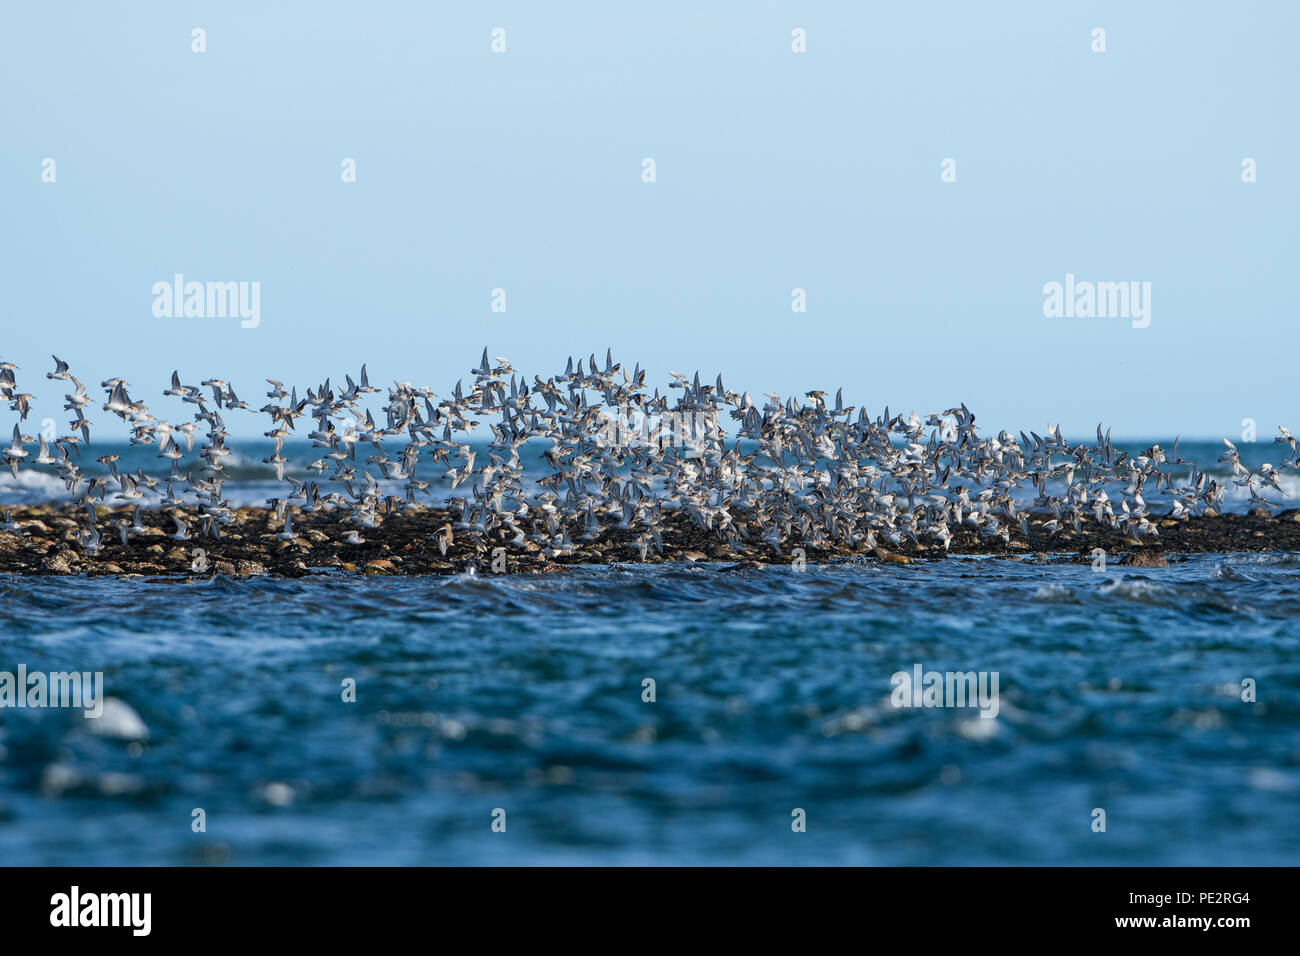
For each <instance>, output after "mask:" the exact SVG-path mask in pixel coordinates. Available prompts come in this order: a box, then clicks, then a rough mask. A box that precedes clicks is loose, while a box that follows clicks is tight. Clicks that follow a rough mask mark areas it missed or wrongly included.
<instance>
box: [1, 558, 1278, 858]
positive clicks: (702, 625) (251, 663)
mask: <svg viewBox="0 0 1300 956" xmlns="http://www.w3.org/2000/svg"><path fill="white" fill-rule="evenodd" d="M1298 615H1300V557H1298V556H1295V555H1278V554H1273V555H1251V556H1213V555H1211V556H1199V557H1196V558H1193V559H1190V560H1188V561H1186V562H1182V563H1175V564H1173V565H1172V566H1171V567H1170V568H1168V569H1128V570H1127V571H1126V570H1125V569H1123V568H1115V567H1112V568H1111V569H1110V570H1109V571H1108V572H1106V573H1098V572H1094V571H1093V570H1092V569H1091V568H1090V567H1088V566H1086V565H1075V564H1068V563H1051V564H1038V563H1033V562H1031V561H1023V562H1021V561H1007V560H997V559H957V558H954V559H949V560H947V561H945V562H937V563H930V564H924V565H922V566H921V567H919V568H908V567H899V566H895V565H884V566H882V565H874V564H844V565H836V566H829V567H810V569H809V570H808V571H807V572H806V573H803V574H800V573H797V572H794V571H792V570H790V569H789V568H773V569H767V570H738V571H723V570H721V569H720V568H719V567H717V566H713V567H687V566H654V567H636V568H590V569H578V570H569V571H564V572H562V573H555V574H548V575H541V576H533V577H506V578H496V579H493V578H486V577H482V576H480V577H460V578H437V579H419V578H384V577H374V576H368V577H364V578H359V577H356V576H347V577H344V576H340V577H338V578H330V577H325V578H321V577H316V578H309V579H303V580H296V581H294V580H245V581H237V582H236V581H229V580H224V579H220V578H218V579H215V580H212V581H210V582H189V583H142V582H139V581H134V582H123V581H117V580H113V579H105V578H97V579H93V580H88V579H75V578H73V579H56V578H47V579H21V578H15V577H3V576H0V620H3V629H2V630H0V670H9V671H13V670H15V668H16V666H17V665H18V664H19V663H23V664H26V665H27V667H28V668H29V670H34V669H43V670H47V671H56V670H66V669H77V670H102V671H103V672H104V679H105V685H106V686H105V693H106V694H108V695H111V696H113V697H115V698H118V699H119V700H121V701H123V702H125V703H126V704H127V705H129V707H130V708H132V709H133V710H134V711H135V713H136V714H137V715H138V717H139V718H140V720H141V721H143V724H144V725H145V726H146V727H147V738H146V737H144V736H143V733H144V731H143V728H139V727H137V728H136V729H135V730H132V728H131V727H130V722H129V721H128V722H126V723H125V724H122V722H121V721H120V720H119V721H118V723H119V724H122V725H121V726H120V727H119V728H118V730H119V731H120V733H121V736H113V735H111V734H108V735H106V734H104V733H92V732H91V731H90V729H89V725H92V724H94V723H95V722H94V721H92V720H86V719H84V718H83V717H82V716H81V715H80V713H79V712H72V711H68V710H43V711H37V710H0V861H3V862H4V863H6V864H37V863H43V864H120V863H129V864H137V863H138V864H202V863H234V864H273V863H278V864H348V863H362V864H386V863H392V864H419V863H432V864H478V863H523V864H535V863H598V864H605V863H616V864H626V863H653V864H661V863H685V864H693V863H701V864H703V863H746V864H749V863H797V864H811V863H832V864H847V863H862V864H968V863H969V864H976V863H1028V864H1107V863H1114V864H1252V865H1253V864H1268V863H1272V864H1290V863H1294V862H1295V860H1296V859H1297V857H1298V856H1300V828H1297V827H1296V826H1295V819H1296V806H1297V801H1298V800H1300V654H1298V653H1297V651H1298V650H1300V648H1298V647H1297V645H1298V643H1300V640H1298V638H1297V628H1296V625H1295V620H1296V618H1297V616H1298ZM916 664H920V665H922V667H923V668H924V669H925V670H938V671H948V670H958V671H972V670H973V671H987V672H997V673H998V675H999V691H1000V693H999V713H998V716H997V717H996V718H994V719H986V718H981V717H979V716H978V712H977V711H976V710H974V709H970V708H929V709H926V708H921V709H901V708H896V707H894V706H893V705H892V704H891V702H890V690H891V687H890V676H891V674H893V673H894V672H896V671H899V670H908V671H910V670H911V669H912V668H913V666H914V665H916ZM647 677H649V678H653V679H654V680H655V682H656V693H657V700H656V701H655V702H653V703H647V702H643V700H642V681H643V679H644V678H647ZM345 678H353V679H355V681H356V686H357V697H356V701H355V703H345V702H343V700H342V699H341V698H342V691H341V686H342V682H343V681H344V679H345ZM1244 678H1251V679H1253V680H1254V681H1255V683H1256V687H1257V690H1256V693H1257V696H1258V700H1257V702H1256V703H1244V702H1242V700H1241V682H1242V680H1243V679H1244ZM119 716H120V713H119ZM101 719H103V718H101ZM195 808H202V809H203V810H204V811H205V813H206V825H207V826H206V832H201V833H196V832H194V831H193V830H192V828H191V821H192V812H193V811H194V809H195ZM498 808H500V809H502V810H504V811H505V819H506V830H505V832H504V833H498V832H493V830H492V828H491V823H492V815H493V811H494V810H495V809H498ZM795 808H801V809H803V810H804V811H805V812H806V818H807V831H806V832H804V833H795V832H792V829H791V820H792V811H793V810H794V809H795ZM1094 808H1101V809H1104V810H1105V812H1106V831H1105V832H1104V833H1097V832H1093V830H1092V822H1093V810H1094Z"/></svg>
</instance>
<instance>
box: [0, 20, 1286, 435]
mask: <svg viewBox="0 0 1300 956" xmlns="http://www.w3.org/2000/svg"><path fill="white" fill-rule="evenodd" d="M196 28H197V29H201V30H202V31H203V34H202V39H203V46H204V50H203V52H195V50H194V48H193V47H194V45H195V42H196V41H195V35H194V31H195V29H196ZM1098 29H1100V30H1104V44H1105V49H1104V52H1098V51H1096V50H1094V47H1096V46H1097V45H1098V39H1097V35H1096V33H1095V31H1096V30H1098ZM496 30H502V31H504V34H496V37H497V38H498V40H497V43H498V46H499V45H500V38H502V37H503V38H504V46H505V49H504V51H503V52H494V50H493V43H494V32H493V31H496ZM796 30H801V31H803V33H802V36H803V37H804V45H805V50H804V52H796V51H795V49H794V46H795V45H797V39H796V35H795V33H794V31H796ZM1297 35H1300V4H1295V3H1291V2H1283V0H1275V2H1269V3H1250V2H1241V3H1233V4H1227V3H1194V2H1177V3H1175V2H1144V3H1140V4H1134V3H1127V2H1122V3H1121V2H1116V3H1084V2H1078V3H1074V2H1055V3H1041V2H1024V3H1014V2H999V3H996V4H971V3H966V2H956V0H953V2H935V3H925V2H910V3H901V4H899V3H890V4H886V3H876V2H870V3H868V2H804V3H781V2H766V3H765V2H761V0H757V2H755V0H751V2H707V0H691V2H676V0H658V2H655V3H651V4H631V3H626V4H625V3H617V4H615V3H609V2H563V0H557V2H550V3H537V2H533V0H530V2H519V3H507V2H469V0H466V2H459V3H458V2H420V3H399V2H375V3H365V4H354V3H333V2H315V3H310V4H309V3H298V2H277V3H265V2H257V3H241V2H233V3H221V4H215V3H184V2H131V3H126V2H123V3H108V2H105V3H99V2H93V3H92V2H89V0H87V2H82V3H58V2H49V3H40V4H21V5H20V4H5V5H4V6H3V8H0V217H2V221H3V223H4V229H3V231H2V232H0V243H3V246H2V247H0V282H3V286H4V300H3V305H4V308H3V312H0V360H8V361H11V362H14V363H16V364H17V365H18V366H19V367H20V370H19V373H18V376H19V378H18V384H19V390H20V391H30V392H33V393H35V394H36V396H37V403H36V410H35V411H34V412H33V417H34V418H36V419H39V418H41V417H44V415H46V414H55V415H57V416H58V418H59V419H60V421H62V420H63V418H64V416H65V413H64V412H63V411H62V408H61V406H62V401H61V400H60V399H59V396H60V395H62V393H63V391H64V390H65V389H64V388H63V383H51V382H47V381H46V380H45V378H44V373H45V372H46V371H47V370H49V369H52V368H53V362H52V361H51V360H50V358H49V356H50V354H51V353H57V354H58V355H59V356H60V357H61V358H63V359H64V360H66V361H67V362H69V363H70V365H71V367H72V371H73V373H74V374H76V375H78V377H79V378H81V379H82V380H83V381H85V382H86V383H87V384H88V385H93V386H95V388H94V389H93V390H92V391H93V393H94V394H96V395H98V394H99V393H100V390H99V389H98V387H97V386H98V384H99V382H100V381H101V380H103V379H106V378H108V377H110V376H120V377H122V378H125V379H126V380H127V381H128V382H129V383H130V384H131V386H132V388H131V393H132V397H133V398H136V399H144V400H145V401H147V402H149V403H150V405H151V407H154V406H155V403H156V409H155V414H158V415H159V416H160V417H169V416H172V417H176V419H177V420H179V418H180V417H188V414H189V413H190V412H192V411H193V408H192V406H182V405H180V404H179V402H178V400H175V399H167V400H164V399H163V398H162V397H161V390H162V389H163V388H165V387H166V386H167V384H168V382H169V379H170V375H171V372H172V370H173V369H178V370H179V371H180V373H181V377H182V380H184V381H186V382H197V381H198V380H199V379H201V378H208V377H211V376H218V377H220V378H223V379H226V380H229V381H231V382H232V383H233V384H234V385H235V386H236V389H237V391H238V392H239V393H240V397H241V398H244V399H245V400H247V401H249V402H250V404H251V403H253V402H256V403H257V404H255V405H254V407H258V406H260V404H262V401H263V399H262V395H263V393H264V391H265V388H264V387H263V386H262V380H263V379H264V378H268V377H270V378H276V379H280V380H282V381H285V382H287V383H296V384H297V385H298V386H299V387H300V388H304V387H306V386H308V385H313V384H315V383H318V382H320V381H321V380H322V379H324V378H325V377H326V376H327V375H328V376H332V377H333V378H334V379H335V380H338V381H341V380H342V376H343V374H344V373H345V372H350V373H351V374H352V375H353V377H354V378H355V377H356V374H357V370H358V369H359V367H360V365H361V363H362V362H367V363H368V365H369V373H370V378H371V381H372V382H374V383H376V384H382V383H384V382H389V381H393V380H401V381H414V382H416V383H418V384H424V385H429V386H431V387H433V388H434V389H435V390H436V391H439V392H440V393H442V394H446V393H448V392H449V391H450V389H451V386H452V385H453V384H454V382H455V380H456V379H457V378H458V377H461V376H465V375H467V374H468V372H469V370H470V368H471V367H473V366H474V365H476V364H477V363H478V359H479V355H480V353H481V351H482V349H483V347H484V346H486V347H487V348H488V351H489V353H490V354H491V355H494V356H496V355H500V356H506V357H508V358H510V359H511V360H512V361H513V363H514V365H515V367H516V368H517V369H519V370H521V371H523V372H525V373H527V374H528V375H529V376H530V379H531V376H532V375H533V374H541V375H542V376H543V377H546V376H548V375H551V374H556V373H559V372H561V371H562V370H563V367H564V364H565V360H566V358H567V357H568V356H569V355H587V354H589V353H591V352H597V353H598V354H599V355H601V356H602V358H603V356H604V353H605V349H606V348H607V347H610V348H612V349H613V351H614V356H615V359H616V360H617V361H621V362H624V363H626V364H627V365H629V366H630V365H632V364H633V363H635V362H638V361H639V362H640V363H641V364H642V366H643V367H646V368H648V369H649V373H650V376H649V377H650V380H651V381H652V382H653V381H660V382H663V383H665V384H666V383H667V382H668V381H669V380H670V378H669V375H668V372H669V370H673V371H681V372H686V373H688V374H689V373H692V372H694V371H696V370H697V369H698V370H699V371H700V372H701V374H702V376H706V377H707V378H708V379H710V380H712V378H713V377H714V376H715V375H716V374H717V373H718V372H722V373H723V376H724V382H725V383H726V384H727V386H728V387H729V388H738V389H748V390H749V391H751V393H752V394H754V395H755V396H758V395H759V394H760V393H763V392H778V393H781V394H783V395H788V394H796V395H802V394H803V393H804V392H805V391H807V390H809V389H813V388H820V389H824V390H828V391H830V390H833V389H835V388H837V387H840V386H843V388H844V391H845V397H846V401H847V402H849V403H852V404H856V405H865V406H866V407H867V408H868V409H869V410H870V411H871V412H872V413H873V414H875V413H879V412H880V411H882V410H883V408H884V406H886V405H888V406H889V407H890V408H891V410H892V411H895V412H897V411H910V410H915V411H917V412H919V413H921V414H925V413H927V412H930V411H934V410H942V409H945V408H948V407H951V406H953V405H956V404H957V403H959V402H965V403H966V404H967V405H968V406H970V407H971V409H973V410H974V411H975V412H976V414H977V416H978V424H979V425H980V426H981V427H982V429H983V430H985V431H986V432H987V431H989V430H997V429H1001V428H1004V427H1005V428H1008V429H1011V430H1013V431H1014V430H1018V429H1022V428H1023V429H1026V430H1028V429H1031V428H1032V429H1037V430H1039V431H1041V430H1042V429H1044V428H1045V427H1046V426H1047V425H1048V424H1053V423H1060V424H1061V425H1062V426H1063V428H1064V429H1065V431H1066V433H1067V435H1070V434H1073V435H1077V436H1078V437H1080V438H1085V437H1088V436H1090V435H1091V434H1092V431H1093V429H1094V427H1095V425H1096V424H1097V423H1098V422H1099V421H1102V422H1105V423H1107V424H1108V425H1109V426H1110V427H1111V428H1112V429H1113V432H1114V434H1115V436H1117V437H1120V436H1124V437H1154V438H1165V437H1169V436H1172V435H1173V434H1175V433H1181V434H1182V435H1184V436H1196V437H1219V436H1225V435H1226V436H1236V435H1237V434H1238V433H1240V431H1241V429H1242V424H1241V423H1242V420H1243V419H1245V418H1252V419H1254V420H1257V421H1258V423H1259V432H1260V438H1261V440H1267V436H1268V435H1269V434H1270V433H1271V432H1272V431H1273V429H1274V427H1275V426H1276V425H1277V424H1288V425H1290V426H1291V427H1293V428H1300V408H1298V407H1297V399H1296V388H1295V378H1296V360H1297V355H1298V353H1300V348H1298V346H1300V327H1298V326H1297V321H1296V319H1297V306H1298V305H1300V294H1298V293H1297V280H1296V272H1295V255H1296V236H1297V229H1298V228H1300V193H1298V190H1300V178H1298V175H1297V161H1298V160H1300V131H1298V124H1297V123H1296V112H1295V96H1296V93H1297V91H1298V90H1300V58H1297V57H1296V56H1295V55H1294V50H1293V46H1294V39H1295V37H1296V36H1297ZM50 159H52V160H53V161H54V166H53V173H54V175H53V181H52V182H51V181H46V179H47V178H48V172H47V169H48V165H47V164H46V160H50ZM646 159H652V160H653V161H654V181H653V182H647V181H646V177H645V166H644V161H645V160H646ZM1247 159H1249V160H1253V161H1254V164H1253V168H1254V174H1255V175H1254V180H1255V181H1253V182H1246V181H1243V161H1245V160H1247ZM345 160H353V161H354V162H355V181H354V182H346V181H344V179H345V177H344V175H343V171H344V162H345ZM945 160H952V163H951V164H949V166H948V169H949V172H950V175H949V177H948V178H950V179H951V178H952V177H951V173H952V172H955V181H945V177H944V170H945ZM177 273H180V274H182V275H184V276H185V279H186V280H187V281H198V282H208V281H213V282H226V281H233V282H248V283H252V282H257V283H258V284H259V286H258V288H259V291H260V308H259V313H258V324H257V325H256V327H254V328H243V327H241V323H240V321H239V319H237V318H230V317H224V318H223V317H184V316H181V317H167V316H165V315H164V316H158V315H155V314H154V313H155V309H154V306H155V293H154V291H153V288H154V285H155V283H158V282H171V281H172V278H173V276H174V275H175V274H177ZM1067 274H1068V275H1073V276H1075V277H1076V281H1093V282H1138V283H1139V284H1141V283H1150V286H1149V288H1150V290H1151V291H1150V301H1149V305H1150V313H1149V318H1150V324H1149V325H1148V326H1147V327H1145V328H1135V327H1134V325H1133V323H1132V322H1131V321H1130V320H1129V319H1127V318H1123V317H1114V316H1112V317H1104V318H1102V317H1079V316H1068V317H1064V316H1051V317H1049V316H1046V315H1044V301H1045V294H1044V287H1045V285H1046V284H1047V283H1051V282H1059V283H1064V282H1065V281H1066V276H1067ZM495 289H503V290H505V299H504V301H505V311H504V312H501V311H493V304H494V298H493V295H494V293H493V290H495ZM796 289H801V290H803V298H804V303H805V307H806V311H803V312H796V311H793V309H792V305H793V304H795V301H796V300H795V293H794V291H793V290H796ZM495 302H496V304H497V305H498V306H499V305H500V302H501V299H500V297H499V296H498V297H497V299H496V300H495ZM98 404H102V403H97V405H96V407H98ZM182 408H184V409H185V411H182ZM106 415H107V413H103V412H98V413H97V416H96V417H97V418H98V419H99V420H100V421H104V420H105V419H106ZM6 416H8V417H6ZM9 418H16V416H15V415H14V414H13V413H10V412H9V411H8V410H7V408H5V407H0V424H4V423H7V422H8V419H9ZM227 425H228V427H229V428H230V431H231V433H232V434H235V435H255V434H259V433H260V432H261V431H263V430H264V429H265V428H266V427H269V425H268V424H267V420H266V419H265V418H264V417H257V416H247V417H244V418H236V417H230V418H228V419H227ZM5 431H8V428H6V429H5ZM110 431H111V433H112V434H115V435H117V434H118V433H120V432H121V429H120V428H118V429H111V430H110ZM32 433H34V432H32ZM60 433H62V429H61V430H60ZM101 434H103V432H101Z"/></svg>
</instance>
